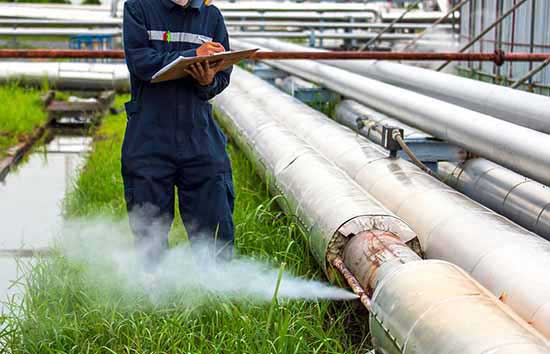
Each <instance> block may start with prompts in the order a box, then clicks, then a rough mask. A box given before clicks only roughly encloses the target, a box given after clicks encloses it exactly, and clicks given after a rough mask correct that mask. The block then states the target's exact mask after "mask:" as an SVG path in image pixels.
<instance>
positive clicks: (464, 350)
mask: <svg viewBox="0 0 550 354" xmlns="http://www.w3.org/2000/svg"><path fill="white" fill-rule="evenodd" d="M409 252H410V249H408V248H407V247H406V246H404V245H403V244H402V243H401V242H400V241H399V239H398V238H396V237H395V235H392V234H391V233H387V232H381V231H374V232H363V233H361V234H359V235H357V236H355V237H353V238H352V239H350V240H349V242H348V244H347V245H346V247H345V250H344V256H343V257H344V258H343V260H342V263H343V265H339V269H340V268H344V271H346V270H347V272H348V273H347V274H348V278H350V277H351V278H352V279H351V280H348V282H351V283H352V284H353V283H354V282H355V288H356V289H359V290H358V291H359V292H357V294H358V295H359V296H362V298H369V299H370V302H369V305H370V311H369V312H370V316H369V325H370V330H371V335H372V337H373V345H374V346H375V348H376V349H377V350H378V352H380V353H384V354H403V353H406V354H441V353H456V354H481V353H492V354H504V353H506V354H512V353H548V351H549V347H548V343H547V341H546V339H544V338H543V337H542V336H541V335H540V334H538V333H536V332H535V331H534V330H533V328H532V327H531V326H529V325H528V324H527V323H526V322H525V321H523V320H522V319H521V318H519V317H518V316H517V315H516V314H515V313H514V312H513V311H512V310H511V309H510V308H509V307H508V306H506V305H504V304H503V303H501V302H500V301H498V300H497V299H496V298H495V297H494V295H492V294H491V293H490V292H489V291H487V290H486V289H485V288H483V287H482V286H481V285H480V284H479V283H478V282H476V281H475V280H473V279H472V278H471V277H470V276H469V275H468V274H466V273H465V272H464V271H463V270H461V269H460V268H459V267H457V266H456V265H453V264H450V263H447V262H443V261H420V260H415V259H414V257H413V256H412V255H410V254H409ZM336 262H338V259H336V260H335V261H334V262H333V264H335V263H336ZM336 265H337V264H335V266H336ZM354 274H357V275H358V278H354ZM357 284H358V285H357ZM361 291H362V293H363V295H361ZM518 324H519V325H518Z"/></svg>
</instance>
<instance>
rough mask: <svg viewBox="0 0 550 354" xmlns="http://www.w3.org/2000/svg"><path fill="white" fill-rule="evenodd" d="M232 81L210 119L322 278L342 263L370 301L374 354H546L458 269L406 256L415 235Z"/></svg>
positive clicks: (240, 82) (244, 77)
mask: <svg viewBox="0 0 550 354" xmlns="http://www.w3.org/2000/svg"><path fill="white" fill-rule="evenodd" d="M233 77H234V79H235V80H234V81H233V83H232V85H231V86H230V87H229V88H228V89H227V90H226V91H225V92H224V93H222V94H221V95H220V96H218V97H217V98H216V99H215V101H214V104H215V108H216V113H217V118H218V120H219V121H220V123H221V125H222V126H223V127H224V128H225V129H226V131H227V132H228V133H229V134H230V136H231V137H232V138H233V139H234V141H235V142H236V144H237V145H238V146H239V147H240V148H241V150H242V151H243V152H244V153H245V154H246V155H247V157H248V158H249V159H250V161H252V163H253V165H254V166H255V168H256V169H257V172H258V173H259V174H260V176H262V177H264V178H265V180H266V182H267V183H268V185H269V186H270V188H271V190H272V191H273V193H275V194H277V195H279V194H281V195H283V196H284V197H285V199H282V198H280V199H279V202H280V204H281V206H282V207H283V209H285V211H286V212H287V213H289V214H291V215H297V216H298V218H299V219H300V220H301V222H302V224H303V225H304V226H305V227H306V228H307V230H308V236H309V243H310V246H311V247H312V250H313V253H314V254H315V255H316V257H317V259H318V261H319V262H320V264H321V265H322V267H323V268H325V270H327V272H328V273H329V276H330V274H331V273H332V271H331V268H329V267H327V264H329V263H331V262H332V261H333V260H335V259H338V258H339V257H341V258H343V259H344V261H345V263H346V266H347V267H348V268H349V269H350V270H351V271H352V272H353V274H354V275H355V276H356V277H357V278H358V280H359V282H360V283H361V286H363V288H364V289H367V291H368V294H369V295H371V296H372V298H373V299H374V301H373V302H372V303H371V304H372V308H371V309H372V310H371V314H370V325H371V332H372V334H373V342H374V345H375V347H376V348H377V350H378V351H379V352H380V353H385V354H398V353H407V354H413V353H414V354H427V353H437V354H441V353H457V354H458V353H460V354H482V353H487V352H489V351H491V353H494V354H508V353H519V352H521V353H525V354H542V353H547V354H548V353H550V347H549V346H548V342H547V341H546V339H545V338H544V337H543V336H541V335H540V334H539V333H537V332H536V331H535V330H534V329H533V328H532V327H531V326H529V325H528V324H527V323H526V322H525V321H524V320H523V319H521V318H520V317H519V316H517V315H516V314H515V313H514V312H513V311H512V310H511V309H510V308H509V307H508V306H506V305H505V304H503V303H501V302H500V301H498V299H496V298H495V297H494V296H493V295H492V294H491V293H489V292H488V291H487V290H485V289H484V288H483V287H482V286H481V285H479V284H478V283H477V282H476V281H475V280H473V279H472V278H471V277H470V276H469V275H468V274H466V273H465V272H464V271H462V270H460V269H459V268H458V267H457V266H455V265H452V264H450V263H447V262H442V261H423V260H421V259H420V258H419V257H418V256H417V255H416V253H414V252H413V251H412V250H411V249H410V248H408V247H407V246H406V245H405V244H404V241H408V242H409V243H412V244H413V245H414V242H415V240H416V236H415V234H414V233H413V232H412V231H411V229H410V228H409V227H408V226H407V225H406V224H405V223H404V222H403V221H401V220H400V219H399V218H397V217H396V216H395V215H393V214H392V213H391V212H389V211H388V210H386V209H385V208H384V207H382V206H381V205H380V203H378V202H377V201H376V200H375V199H373V198H372V196H370V195H369V194H368V193H367V192H365V191H364V190H363V189H362V188H361V187H360V186H359V185H358V184H356V183H355V182H354V181H353V180H351V179H350V177H349V176H348V175H347V174H345V173H344V172H343V171H342V170H340V169H339V168H338V167H337V166H335V165H334V163H332V162H331V161H329V160H327V159H326V158H324V157H323V156H322V155H321V154H320V153H319V152H318V151H316V150H315V149H314V148H313V147H312V146H310V145H309V144H307V142H305V141H304V140H303V139H301V138H299V137H298V136H297V135H296V134H295V133H294V132H293V131H291V129H289V128H286V127H284V126H283V124H281V123H280V122H278V121H277V120H275V119H273V117H272V112H271V109H266V107H264V106H263V101H264V100H265V99H269V98H270V97H259V96H257V95H252V96H251V95H250V92H249V83H250V82H255V80H259V79H257V78H255V77H254V76H253V75H251V74H249V73H246V72H244V71H243V70H242V69H239V68H235V71H234V76H233ZM262 91H263V90H262ZM277 94H280V93H279V92H277ZM260 96H261V95H260ZM293 104H294V106H285V107H283V108H285V109H288V110H286V111H285V114H287V115H288V116H289V117H296V118H298V119H297V120H296V121H295V123H299V122H300V119H299V118H301V112H300V110H299V109H298V108H299V107H301V106H303V105H302V104H300V103H298V102H296V101H294V102H293ZM442 314H443V315H442Z"/></svg>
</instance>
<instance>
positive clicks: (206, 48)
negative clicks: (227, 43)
mask: <svg viewBox="0 0 550 354" xmlns="http://www.w3.org/2000/svg"><path fill="white" fill-rule="evenodd" d="M223 52H225V48H224V47H223V45H221V44H220V43H217V42H206V43H204V44H203V45H201V46H200V47H198V48H197V56H198V57H205V56H208V55H212V54H216V53H223Z"/></svg>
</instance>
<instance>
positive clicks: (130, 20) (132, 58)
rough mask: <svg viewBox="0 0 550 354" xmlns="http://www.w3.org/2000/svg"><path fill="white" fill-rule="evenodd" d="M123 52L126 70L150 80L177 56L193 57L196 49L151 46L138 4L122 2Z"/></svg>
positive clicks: (140, 77) (142, 78)
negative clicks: (182, 49)
mask: <svg viewBox="0 0 550 354" xmlns="http://www.w3.org/2000/svg"><path fill="white" fill-rule="evenodd" d="M123 29H124V52H125V54H126V63H127V64H128V70H130V72H131V73H132V74H134V75H135V76H137V77H138V78H139V79H141V80H143V81H150V80H151V79H152V77H153V75H154V74H155V73H156V72H157V71H159V70H160V69H162V68H163V67H165V66H166V65H168V64H170V63H171V62H173V61H174V60H176V59H177V58H178V57H179V56H183V57H194V56H196V54H197V53H196V50H195V49H190V50H186V51H172V52H162V51H158V50H156V49H154V48H151V46H150V44H149V34H148V33H147V28H146V27H145V16H144V15H143V11H142V9H141V7H140V6H139V4H136V2H130V3H129V2H126V3H125V4H124V25H123Z"/></svg>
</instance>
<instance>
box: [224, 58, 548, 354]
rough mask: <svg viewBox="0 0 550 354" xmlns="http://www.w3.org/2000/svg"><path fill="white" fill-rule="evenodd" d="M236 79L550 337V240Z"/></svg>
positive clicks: (433, 247) (429, 248) (239, 75)
mask: <svg viewBox="0 0 550 354" xmlns="http://www.w3.org/2000/svg"><path fill="white" fill-rule="evenodd" d="M296 62H301V63H303V65H304V66H311V65H312V64H311V63H309V62H304V61H288V62H285V63H289V65H293V66H294V65H296V64H294V63H296ZM319 65H320V64H319ZM300 69H301V70H302V71H303V70H305V69H306V68H304V67H302V66H300ZM344 79H345V78H344ZM365 80H367V79H365ZM368 84H369V83H366V85H368ZM232 85H238V86H242V87H244V86H245V85H246V88H245V89H246V98H247V100H248V101H250V102H252V101H255V102H256V103H255V104H256V105H258V106H261V107H262V109H263V110H265V111H267V112H270V117H271V119H272V120H274V121H277V122H278V123H279V124H281V125H283V126H284V127H286V128H287V129H290V130H291V131H292V132H293V133H294V134H296V135H297V136H300V138H301V139H303V140H304V141H306V142H307V144H309V146H311V147H313V148H314V149H316V151H318V152H319V153H320V154H321V155H322V156H324V157H325V158H326V159H327V160H329V161H331V162H333V163H334V164H335V165H336V166H337V167H338V168H339V169H341V170H344V171H345V172H346V173H347V174H348V175H349V176H350V177H352V179H353V180H354V181H355V182H357V183H358V184H359V185H360V186H361V187H362V188H363V190H366V191H367V193H369V195H372V196H373V197H374V198H376V199H377V200H378V201H380V202H381V203H382V204H383V205H384V206H385V207H386V208H388V209H389V210H390V211H392V212H394V213H395V214H396V215H397V216H398V217H400V218H402V219H403V220H404V221H405V222H407V223H408V224H409V225H410V226H411V227H412V228H413V230H414V231H415V232H416V233H417V235H418V237H419V240H420V243H421V245H422V249H423V251H424V252H425V255H426V256H427V258H430V259H440V260H445V261H448V262H451V263H454V264H456V265H458V266H460V267H461V268H463V269H464V270H466V271H467V272H469V273H470V274H471V275H472V276H473V277H474V278H475V279H476V280H478V281H479V282H480V283H481V284H483V285H484V286H485V287H487V288H488V289H489V290H490V291H491V292H492V293H493V294H495V295H497V296H502V298H503V300H504V301H506V303H507V304H508V305H510V306H511V307H512V308H513V309H514V310H515V311H516V312H517V313H518V314H519V315H520V316H521V317H523V318H524V319H526V320H527V321H528V322H529V323H530V324H532V325H533V326H534V327H536V328H537V329H538V330H539V331H540V332H542V333H543V334H544V335H546V336H547V337H549V338H550V277H548V274H547V273H548V269H549V268H550V243H549V242H548V241H547V240H545V239H543V238H541V237H539V236H537V235H535V234H533V233H531V232H529V231H527V230H526V229H524V228H522V227H520V226H518V225H516V224H514V223H512V222H511V221H509V220H508V219H506V218H504V217H502V216H500V215H498V214H496V213H494V212H492V211H490V210H489V209H486V208H485V207H483V206H481V205H480V204H478V203H476V202H474V201H472V200H471V199H469V198H467V197H466V196H464V195H463V194H461V193H459V192H457V191H455V190H453V189H451V188H450V187H448V186H447V185H445V184H443V183H442V182H440V181H439V180H437V179H435V178H433V177H431V176H429V175H427V174H426V173H423V172H422V171H421V170H419V169H418V168H417V167H416V166H414V165H413V164H411V163H410V162H408V161H405V160H402V159H392V158H389V157H388V155H387V153H386V152H383V151H381V150H380V148H379V147H378V146H377V145H375V144H373V143H371V142H370V141H368V140H366V139H365V138H364V137H362V136H358V135H357V133H355V132H353V131H351V130H349V129H348V128H345V127H343V126H341V125H339V124H338V123H336V122H335V121H333V120H331V119H329V118H327V117H326V116H325V115H323V114H322V113H320V112H318V111H315V110H314V109H312V108H310V107H308V106H306V105H302V104H297V101H296V100H295V99H294V98H292V97H290V96H288V95H284V94H282V93H281V92H280V91H278V89H277V88H275V87H273V86H271V85H269V84H267V83H265V82H263V81H262V80H261V79H259V78H254V76H252V75H251V74H247V73H243V72H242V70H236V72H235V73H234V75H233V79H232ZM225 95H226V96H224V97H232V96H227V93H226V94H225ZM226 99H227V98H226ZM290 107H292V109H291V108H290ZM289 112H291V114H290V113H289ZM259 141H262V142H263V140H259ZM259 146H261V145H258V148H259ZM432 353H433V352H432ZM437 353H438V354H439V353H445V352H444V351H441V352H437ZM446 353H448V352H446ZM454 353H459V352H454ZM460 353H463V352H460Z"/></svg>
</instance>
